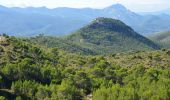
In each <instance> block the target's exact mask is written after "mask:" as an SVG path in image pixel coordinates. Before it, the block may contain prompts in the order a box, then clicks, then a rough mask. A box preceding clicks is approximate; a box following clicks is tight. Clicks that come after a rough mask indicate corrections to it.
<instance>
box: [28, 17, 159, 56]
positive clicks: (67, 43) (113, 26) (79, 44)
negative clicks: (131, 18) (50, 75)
mask: <svg viewBox="0 0 170 100" xmlns="http://www.w3.org/2000/svg"><path fill="white" fill-rule="evenodd" d="M30 41H32V42H33V43H36V44H40V45H45V46H48V47H54V46H56V47H58V48H59V49H63V50H66V51H70V52H79V53H83V54H112V53H120V52H126V51H130V50H131V51H133V50H134V51H141V50H154V49H159V48H160V47H159V46H158V45H156V44H154V43H153V42H152V41H150V40H149V39H147V38H145V37H143V36H142V35H139V34H138V33H136V32H135V31H134V30H133V29H132V28H131V27H129V26H127V25H126V24H124V23H123V22H121V21H120V20H115V19H111V18H104V17H100V18H97V19H95V20H94V21H92V22H91V23H90V24H88V25H87V26H85V27H83V28H81V29H79V30H77V31H76V32H74V33H72V34H71V35H68V36H65V37H63V38H54V37H51V38H50V37H42V36H38V37H37V38H31V40H30Z"/></svg>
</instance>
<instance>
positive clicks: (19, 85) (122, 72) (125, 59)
mask: <svg viewBox="0 0 170 100" xmlns="http://www.w3.org/2000/svg"><path fill="white" fill-rule="evenodd" d="M169 62H170V51H169V50H165V49H163V50H160V51H152V52H128V53H119V54H112V55H108V56H100V55H99V56H91V55H88V56H85V55H80V54H73V53H68V52H66V51H62V50H59V49H57V48H46V47H45V46H44V47H42V46H40V45H35V44H31V43H29V42H28V41H27V40H25V39H19V38H15V37H8V36H3V41H0V99H2V100H3V99H4V100H5V99H11V100H13V99H17V100H20V99H23V100H26V99H28V100H32V99H35V100H42V99H47V100H48V99H54V100H63V99H64V100H82V99H86V100H88V99H94V100H109V99H113V98H114V99H117V100H122V99H124V100H137V99H146V100H150V99H154V100H169V99H170V76H169V75H170V69H169V68H170V66H169V65H170V64H169Z"/></svg>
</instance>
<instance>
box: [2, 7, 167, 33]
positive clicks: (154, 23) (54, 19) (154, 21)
mask: <svg viewBox="0 0 170 100" xmlns="http://www.w3.org/2000/svg"><path fill="white" fill-rule="evenodd" d="M9 16H10V17H9ZM11 17H12V18H13V19H11ZM98 17H109V18H114V19H119V20H121V21H123V22H124V23H126V24H127V25H129V26H131V27H132V28H133V29H134V30H135V31H137V32H138V33H140V34H142V35H146V34H150V33H154V32H158V31H164V30H167V29H170V27H169V26H170V19H169V17H170V16H169V15H154V16H153V15H144V16H142V15H139V14H137V13H134V12H132V11H130V10H128V8H125V7H124V6H123V5H121V4H115V5H112V6H109V7H106V8H103V9H92V8H83V9H76V8H66V7H61V8H54V9H49V8H46V7H37V8H36V7H27V8H18V7H11V8H8V7H4V6H0V23H3V24H1V25H0V33H7V34H8V35H12V36H13V35H14V36H36V35H38V34H40V33H46V34H47V35H50V36H63V35H65V34H69V33H71V32H73V31H75V30H77V29H79V28H81V27H83V26H85V25H87V24H88V23H89V22H91V21H92V20H93V19H95V18H98Z"/></svg>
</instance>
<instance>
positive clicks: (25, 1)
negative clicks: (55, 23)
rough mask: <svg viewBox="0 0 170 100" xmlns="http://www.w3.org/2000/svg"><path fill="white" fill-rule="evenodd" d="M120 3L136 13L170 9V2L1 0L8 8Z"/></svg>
mask: <svg viewBox="0 0 170 100" xmlns="http://www.w3.org/2000/svg"><path fill="white" fill-rule="evenodd" d="M7 1H8V2H7ZM118 3H119V4H122V5H124V6H125V7H126V8H128V9H129V10H132V11H134V12H154V11H160V10H164V9H168V8H170V0H143V1H141V0H93V1H92V0H81V1H78V0H70V1H68V0H62V1H61V0H43V1H42V0H36V1H34V0H22V1H21V0H5V1H4V0H0V5H2V6H6V7H47V8H57V7H71V8H87V7H88V8H96V9H102V8H105V7H108V6H111V5H113V4H118Z"/></svg>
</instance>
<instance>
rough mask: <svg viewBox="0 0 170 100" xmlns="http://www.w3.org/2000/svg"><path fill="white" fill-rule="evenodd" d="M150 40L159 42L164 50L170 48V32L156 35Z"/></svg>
mask: <svg viewBox="0 0 170 100" xmlns="http://www.w3.org/2000/svg"><path fill="white" fill-rule="evenodd" d="M149 38H150V39H151V40H153V41H155V42H158V43H159V44H161V45H162V46H163V47H164V48H170V31H165V32H160V33H155V34H153V35H152V36H150V37H149Z"/></svg>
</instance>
